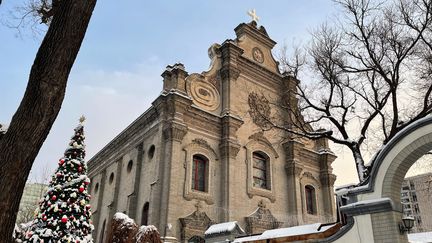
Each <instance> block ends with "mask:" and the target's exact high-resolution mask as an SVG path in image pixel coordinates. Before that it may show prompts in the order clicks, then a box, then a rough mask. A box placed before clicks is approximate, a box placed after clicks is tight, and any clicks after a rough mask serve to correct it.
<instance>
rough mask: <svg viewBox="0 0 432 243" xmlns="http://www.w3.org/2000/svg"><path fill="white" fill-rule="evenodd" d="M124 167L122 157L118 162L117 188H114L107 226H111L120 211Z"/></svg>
mask: <svg viewBox="0 0 432 243" xmlns="http://www.w3.org/2000/svg"><path fill="white" fill-rule="evenodd" d="M122 165H123V157H120V158H119V159H118V160H117V169H116V173H115V186H114V196H113V200H112V202H111V203H110V204H109V205H108V212H109V213H108V221H107V225H108V226H111V220H112V219H113V217H114V214H115V213H116V212H117V210H118V200H119V192H120V180H121V169H122V167H123V166H122Z"/></svg>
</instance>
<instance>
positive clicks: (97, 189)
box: [94, 183, 99, 193]
mask: <svg viewBox="0 0 432 243" xmlns="http://www.w3.org/2000/svg"><path fill="white" fill-rule="evenodd" d="M98 191H99V183H96V185H95V192H94V193H97V192H98Z"/></svg>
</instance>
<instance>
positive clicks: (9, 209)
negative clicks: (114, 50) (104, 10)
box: [0, 0, 96, 243]
mask: <svg viewBox="0 0 432 243" xmlns="http://www.w3.org/2000/svg"><path fill="white" fill-rule="evenodd" d="M95 5H96V0H69V1H61V3H60V4H59V6H58V9H57V10H56V14H55V15H54V16H53V19H52V22H51V24H50V26H49V28H48V31H47V33H46V35H45V37H44V39H43V41H42V43H41V46H40V48H39V50H38V52H37V54H36V58H35V60H34V63H33V66H32V68H31V71H30V76H29V81H28V84H27V88H26V91H25V94H24V97H23V99H22V101H21V104H20V106H19V107H18V110H17V111H16V113H15V114H14V116H13V117H12V121H11V123H10V126H9V129H8V131H7V132H6V134H4V135H3V137H2V138H1V139H0V225H1V226H0V242H7V243H9V242H12V232H13V229H14V224H15V220H16V216H17V212H18V207H19V202H20V199H21V195H22V192H23V190H24V186H25V183H26V180H27V177H28V175H29V173H30V170H31V167H32V164H33V162H34V159H35V158H36V155H37V154H38V152H39V149H40V148H41V146H42V144H43V142H44V141H45V139H46V137H47V136H48V133H49V131H50V129H51V126H52V124H53V123H54V121H55V119H56V117H57V115H58V113H59V111H60V108H61V104H62V102H63V98H64V94H65V89H66V83H67V80H68V76H69V73H70V70H71V68H72V65H73V63H74V62H75V59H76V56H77V54H78V51H79V49H80V47H81V43H82V41H83V39H84V35H85V32H86V30H87V27H88V23H89V21H90V18H91V15H92V12H93V9H94V7H95ZM53 163H55V162H54V161H53Z"/></svg>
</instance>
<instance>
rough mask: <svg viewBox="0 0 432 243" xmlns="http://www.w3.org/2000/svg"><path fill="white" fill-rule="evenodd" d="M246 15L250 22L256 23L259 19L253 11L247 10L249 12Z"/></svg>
mask: <svg viewBox="0 0 432 243" xmlns="http://www.w3.org/2000/svg"><path fill="white" fill-rule="evenodd" d="M247 14H248V15H249V16H250V17H251V18H252V21H255V22H258V21H259V17H258V15H257V14H256V11H255V9H252V10H249V11H248V12H247Z"/></svg>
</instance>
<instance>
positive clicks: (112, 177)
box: [109, 172, 114, 185]
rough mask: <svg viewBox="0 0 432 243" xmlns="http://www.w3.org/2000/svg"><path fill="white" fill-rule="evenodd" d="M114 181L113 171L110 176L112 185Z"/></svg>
mask: <svg viewBox="0 0 432 243" xmlns="http://www.w3.org/2000/svg"><path fill="white" fill-rule="evenodd" d="M113 181H114V172H111V175H110V177H109V184H110V185H111V184H112V183H113Z"/></svg>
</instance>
